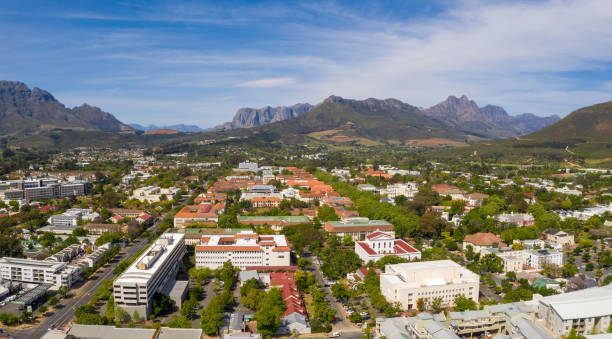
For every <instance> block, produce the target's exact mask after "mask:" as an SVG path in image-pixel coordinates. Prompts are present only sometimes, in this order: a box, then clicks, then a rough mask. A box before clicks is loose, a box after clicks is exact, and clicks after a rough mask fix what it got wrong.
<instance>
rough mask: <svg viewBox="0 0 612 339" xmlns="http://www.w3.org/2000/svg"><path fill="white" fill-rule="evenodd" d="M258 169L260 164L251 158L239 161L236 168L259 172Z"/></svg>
mask: <svg viewBox="0 0 612 339" xmlns="http://www.w3.org/2000/svg"><path fill="white" fill-rule="evenodd" d="M258 170H259V166H258V164H257V163H256V162H250V161H249V160H247V161H245V162H241V163H239V164H238V168H236V169H234V171H235V172H257V171H258Z"/></svg>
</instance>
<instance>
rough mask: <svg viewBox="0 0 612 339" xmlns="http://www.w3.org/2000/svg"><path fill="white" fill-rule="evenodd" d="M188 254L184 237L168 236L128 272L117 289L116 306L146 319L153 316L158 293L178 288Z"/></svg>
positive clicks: (143, 255) (157, 243) (114, 293)
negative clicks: (178, 279) (178, 280)
mask: <svg viewBox="0 0 612 339" xmlns="http://www.w3.org/2000/svg"><path fill="white" fill-rule="evenodd" d="M184 254H185V240H184V235H183V234H180V233H164V234H162V235H161V236H160V237H159V238H158V239H157V240H156V241H155V243H154V244H153V245H152V246H151V247H149V248H148V249H147V250H146V251H145V252H144V253H143V254H142V255H141V256H140V257H138V258H137V259H136V260H135V261H134V262H133V263H132V265H130V267H128V268H127V270H125V272H123V273H122V274H121V275H120V276H119V277H118V278H117V279H116V280H115V283H114V285H113V295H114V297H115V305H116V306H118V307H121V308H122V309H123V310H125V311H126V312H127V313H128V314H133V312H134V311H136V312H138V314H139V315H140V316H142V317H144V318H148V317H149V314H150V313H151V307H152V300H153V296H154V295H155V293H158V292H162V291H164V290H168V289H169V288H168V286H169V285H174V281H175V276H176V273H177V272H178V270H179V267H180V266H181V264H182V259H183V255H184Z"/></svg>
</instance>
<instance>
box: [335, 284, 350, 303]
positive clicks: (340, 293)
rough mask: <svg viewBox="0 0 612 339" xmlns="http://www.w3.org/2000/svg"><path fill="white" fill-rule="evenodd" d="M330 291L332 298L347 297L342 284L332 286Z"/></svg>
mask: <svg viewBox="0 0 612 339" xmlns="http://www.w3.org/2000/svg"><path fill="white" fill-rule="evenodd" d="M331 290H332V295H333V296H334V298H338V299H342V298H346V297H347V296H348V292H347V291H346V287H344V284H342V283H337V284H334V285H333V286H332V288H331Z"/></svg>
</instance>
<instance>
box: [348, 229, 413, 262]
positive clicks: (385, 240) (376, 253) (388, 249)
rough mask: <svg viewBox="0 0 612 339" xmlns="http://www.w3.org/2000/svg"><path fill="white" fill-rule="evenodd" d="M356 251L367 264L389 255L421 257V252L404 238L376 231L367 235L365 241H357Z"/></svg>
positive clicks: (409, 258) (410, 258)
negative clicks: (396, 237)
mask: <svg viewBox="0 0 612 339" xmlns="http://www.w3.org/2000/svg"><path fill="white" fill-rule="evenodd" d="M355 253H357V255H358V256H359V258H361V260H363V261H364V262H365V263H366V264H367V263H369V262H370V261H378V260H380V259H381V258H382V257H384V256H387V255H395V256H398V257H400V258H404V259H408V260H414V259H421V252H420V251H419V250H417V249H416V248H414V247H412V246H410V244H408V243H407V242H405V241H404V240H402V239H395V235H394V234H393V233H386V232H380V231H377V232H374V233H371V234H368V235H367V236H366V237H365V241H357V242H355Z"/></svg>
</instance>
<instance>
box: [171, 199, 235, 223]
mask: <svg viewBox="0 0 612 339" xmlns="http://www.w3.org/2000/svg"><path fill="white" fill-rule="evenodd" d="M224 211H225V201H222V202H219V203H216V204H200V205H188V206H185V207H183V208H182V209H181V210H180V211H179V212H178V213H176V214H175V215H174V227H185V226H187V225H189V224H193V223H202V222H215V223H216V222H217V221H219V215H220V214H222V213H223V212H224Z"/></svg>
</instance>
